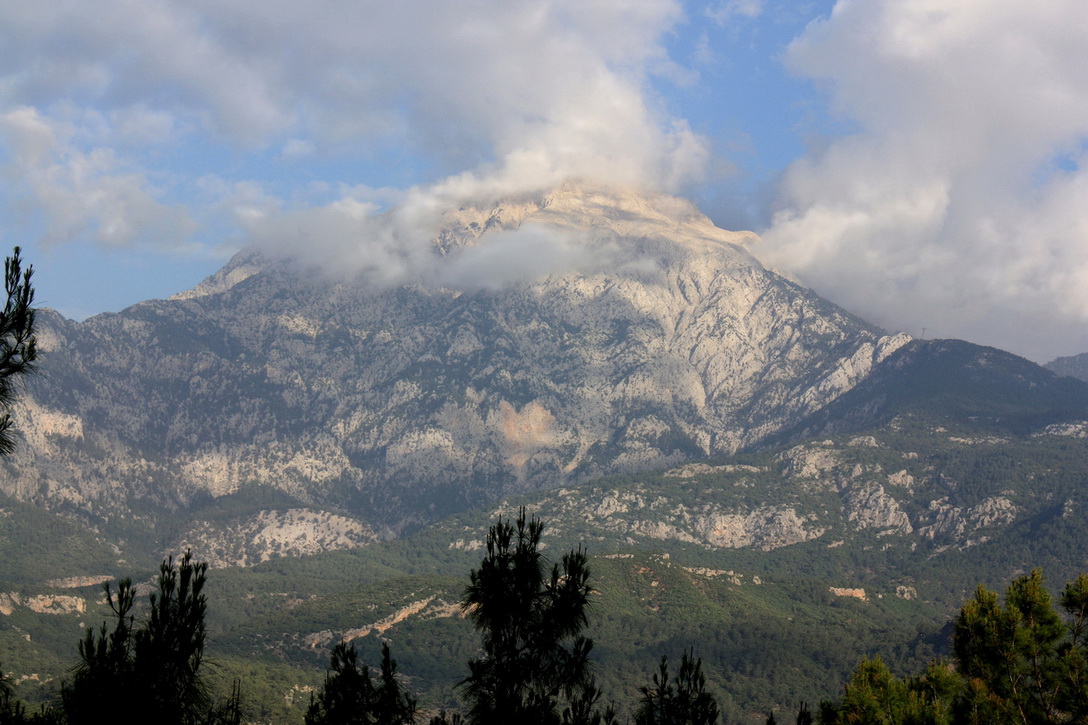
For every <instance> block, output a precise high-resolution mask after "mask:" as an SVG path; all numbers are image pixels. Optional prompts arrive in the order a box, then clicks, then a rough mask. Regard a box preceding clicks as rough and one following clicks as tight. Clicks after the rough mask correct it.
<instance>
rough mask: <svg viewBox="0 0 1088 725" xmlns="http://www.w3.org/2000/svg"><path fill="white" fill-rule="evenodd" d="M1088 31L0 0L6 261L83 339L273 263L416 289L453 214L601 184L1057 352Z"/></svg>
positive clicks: (957, 330)
mask: <svg viewBox="0 0 1088 725" xmlns="http://www.w3.org/2000/svg"><path fill="white" fill-rule="evenodd" d="M1085 38H1088V2H1085V1H1084V0H1047V2H1045V3H1025V2H1023V0H1016V1H1013V0H956V2H948V0H839V1H838V2H834V0H812V1H811V2H808V1H806V0H793V1H786V0H713V1H712V2H705V1H702V2H696V1H695V0H458V1H457V2H452V1H451V0H405V1H403V2H395V3H394V2H374V1H373V0H371V1H370V2H367V1H365V0H353V1H350V2H344V0H307V2H305V3H304V2H299V1H298V0H290V1H288V0H232V2H226V3H225V2H221V0H214V1H213V0H184V1H183V0H55V1H54V2H49V3H17V2H0V246H2V247H3V248H7V249H10V248H11V247H13V246H15V245H19V246H21V247H22V248H23V250H24V251H23V254H24V257H25V258H26V259H27V260H28V261H30V262H32V263H33V264H34V266H35V281H36V289H37V292H38V302H39V304H41V305H44V306H48V307H53V308H55V309H57V310H59V311H60V312H62V313H63V314H65V315H67V316H69V317H72V318H75V319H84V318H86V317H88V316H90V315H94V314H98V313H101V312H106V311H117V310H120V309H122V308H124V307H126V306H128V305H130V304H133V303H135V302H138V301H141V300H144V299H149V298H163V297H168V296H170V295H172V294H174V293H177V292H179V291H182V290H185V289H188V288H191V287H193V286H194V285H195V284H197V283H198V282H199V281H200V280H201V279H203V278H204V277H205V276H207V275H209V274H211V273H213V272H214V271H215V270H216V269H218V268H219V267H221V266H222V265H223V264H224V263H225V262H226V261H227V260H228V259H229V258H230V256H231V255H232V254H233V253H235V252H236V251H238V250H239V249H242V248H244V247H246V246H247V245H252V244H256V245H261V244H266V245H268V244H272V245H276V246H278V247H279V248H285V247H287V248H291V249H294V250H296V253H297V255H298V256H300V257H302V258H306V256H307V255H322V254H324V255H325V256H326V257H332V256H335V254H339V253H340V252H338V251H336V250H343V249H344V245H345V243H347V242H351V243H352V244H355V247H353V249H354V250H355V251H354V259H353V260H352V261H351V263H350V264H348V263H345V264H342V265H341V266H342V267H343V268H344V269H346V270H348V271H349V272H350V273H353V274H371V275H374V274H380V275H382V276H383V277H384V278H386V279H387V280H388V281H393V282H397V281H410V280H411V279H412V274H413V272H412V270H413V269H415V268H416V267H417V266H418V265H419V264H421V263H422V262H421V261H420V260H421V254H423V252H422V251H421V250H423V249H424V247H425V245H423V246H421V243H420V239H423V241H424V242H425V241H426V239H425V237H426V230H427V222H428V220H429V219H430V218H431V217H432V216H433V215H434V213H435V212H436V210H438V209H440V208H441V207H442V205H443V204H448V203H450V202H451V200H456V199H459V198H466V197H471V198H493V197H497V196H501V195H503V194H515V193H520V192H525V191H531V190H536V189H539V188H543V187H548V186H554V185H556V184H558V183H561V182H562V181H563V180H565V179H567V178H580V179H588V180H593V181H598V182H602V183H609V184H621V185H627V186H633V187H637V188H645V189H652V190H658V191H664V192H667V193H672V194H676V195H679V196H683V197H686V198H689V199H691V200H692V201H694V202H695V203H696V204H697V205H698V206H699V207H700V208H701V209H702V210H703V211H704V212H705V213H706V214H707V215H708V216H710V218H711V219H713V220H714V221H715V223H717V224H718V225H719V226H722V227H724V228H727V229H735V230H740V229H748V230H753V231H755V232H757V233H758V234H759V235H760V237H761V239H762V241H760V242H759V243H757V244H756V245H755V246H754V247H753V248H752V251H753V253H754V254H755V255H756V256H757V257H759V258H760V259H761V260H762V261H763V262H764V263H765V264H767V265H768V266H770V267H772V268H775V269H778V270H781V271H784V272H788V273H790V274H792V275H795V276H796V277H797V278H798V279H800V280H801V281H803V282H804V283H805V284H807V285H809V286H811V287H813V288H814V289H815V290H817V291H818V292H820V293H821V294H823V295H824V296H826V297H828V298H829V299H831V300H833V301H835V302H837V303H839V304H840V305H843V306H844V307H846V308H847V309H849V310H851V311H852V312H855V313H857V314H859V315H861V316H862V317H865V318H867V319H869V320H871V321H873V322H875V323H877V324H879V325H881V326H883V327H885V328H886V329H889V330H894V331H899V330H902V331H905V332H908V333H910V334H912V335H915V336H925V337H958V338H963V339H967V340H970V341H972V342H976V343H980V344H986V345H994V346H997V347H1001V348H1003V349H1007V350H1010V351H1012V352H1015V353H1018V354H1021V355H1025V356H1027V357H1029V358H1031V359H1034V360H1036V361H1039V362H1045V361H1047V360H1049V359H1052V358H1054V357H1057V356H1060V355H1071V354H1077V353H1081V352H1088V43H1086V42H1085ZM389 209H398V210H401V212H398V214H394V215H389V214H385V215H382V212H384V211H386V210H389ZM404 210H408V211H407V212H405V211H404ZM390 219H393V220H394V221H393V222H390V221H389V220H390ZM379 220H380V221H379ZM345 240H347V242H346V241H345ZM352 240H358V243H357V244H356V243H355V242H354V241H352ZM515 242H516V244H522V245H524V244H526V241H525V240H524V239H519V240H511V241H510V244H511V245H513V244H515ZM521 251H522V250H521V249H519V248H517V247H516V246H511V247H510V251H509V253H508V254H507V256H509V255H518V254H520V253H521ZM572 254H574V252H572ZM500 257H502V255H501V254H499V255H498V257H497V258H500ZM334 263H340V260H335V261H334ZM464 263H465V262H462V264H464ZM473 263H478V264H479V265H487V264H489V258H488V256H487V255H479V259H478V260H477V261H474V262H473ZM490 263H493V261H492V262H490ZM457 274H458V275H467V276H472V275H471V274H469V273H468V272H466V271H465V270H463V269H461V270H459V271H458V272H457ZM454 276H456V275H454Z"/></svg>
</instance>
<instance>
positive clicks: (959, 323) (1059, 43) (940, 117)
mask: <svg viewBox="0 0 1088 725" xmlns="http://www.w3.org/2000/svg"><path fill="white" fill-rule="evenodd" d="M1085 37H1088V5H1086V4H1085V3H1083V2H1081V1H1080V0H1053V2H1047V3H1042V4H1038V3H1036V4H1026V3H1021V2H1015V1H1013V0H962V1H960V2H955V3H948V2H942V1H939V0H910V1H909V2H908V1H906V0H866V1H865V2H861V1H859V0H840V2H838V3H837V5H836V6H835V8H834V11H833V12H832V14H831V16H830V17H829V18H827V19H824V20H821V21H818V22H815V23H813V24H811V25H810V26H809V27H808V28H807V30H806V31H805V33H804V34H803V35H802V36H800V37H799V38H797V39H796V40H795V41H794V42H793V43H792V44H791V46H790V47H789V50H788V52H787V55H786V60H787V63H788V64H789V65H790V66H791V67H792V68H793V69H794V70H795V71H796V72H797V73H799V74H802V75H805V76H808V77H810V78H813V79H815V80H816V81H817V82H818V83H820V84H822V85H823V86H824V87H825V88H826V90H827V92H828V94H829V99H830V103H831V105H832V108H833V109H834V111H835V112H837V113H838V114H839V115H840V116H841V117H842V118H843V119H845V120H847V121H849V122H850V123H852V124H854V125H855V126H856V129H857V130H856V132H855V133H853V134H851V135H848V136H845V137H842V138H838V139H834V140H831V141H830V143H827V144H824V145H823V146H822V148H819V149H818V150H815V151H813V152H812V153H810V154H809V155H808V156H807V157H806V158H803V159H801V160H799V161H797V162H796V163H794V164H793V165H792V166H791V167H790V168H789V169H788V170H787V171H786V173H785V175H784V177H783V179H782V182H781V186H780V196H779V200H778V206H777V211H776V213H775V215H774V218H773V223H772V224H771V227H770V228H769V229H768V230H766V231H765V232H764V238H765V240H766V244H765V246H764V248H763V250H762V255H763V257H764V258H765V260H767V261H769V262H770V263H771V264H774V265H777V266H779V267H782V268H786V269H789V270H791V271H793V272H795V273H797V274H798V275H799V276H800V277H801V278H802V279H803V280H804V281H806V282H808V283H810V284H812V285H813V286H814V287H816V288H817V289H818V290H820V291H822V292H824V293H825V294H827V295H829V296H830V297H832V298H833V299H835V300H836V301H839V302H840V303H842V304H845V305H846V306H848V307H850V308H852V309H853V310H855V311H857V312H859V313H861V314H868V315H871V316H873V317H875V318H876V319H878V320H879V321H881V322H883V323H885V324H886V325H888V326H893V327H909V328H911V330H912V331H913V332H915V333H918V332H920V330H921V328H922V327H927V328H928V331H929V332H930V333H936V334H939V335H943V336H957V337H966V338H968V339H972V340H975V341H978V342H983V343H986V344H994V345H998V346H1001V347H1005V348H1007V349H1012V350H1014V351H1018V352H1021V353H1023V354H1027V355H1030V356H1033V357H1035V358H1038V359H1046V358H1049V357H1051V356H1054V355H1056V354H1070V353H1072V352H1080V351H1082V348H1085V347H1086V346H1088V336H1086V335H1085V332H1086V323H1088V284H1086V282H1088V214H1086V211H1085V210H1086V209H1088V74H1086V73H1085V72H1084V69H1085V68H1088V45H1086V44H1085V43H1084V42H1083V39H1084V38H1085ZM1055 340H1064V344H1063V343H1055Z"/></svg>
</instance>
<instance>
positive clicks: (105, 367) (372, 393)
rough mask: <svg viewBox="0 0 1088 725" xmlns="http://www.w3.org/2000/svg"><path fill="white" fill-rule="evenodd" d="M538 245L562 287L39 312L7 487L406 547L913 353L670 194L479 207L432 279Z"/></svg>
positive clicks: (748, 238) (471, 287)
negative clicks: (553, 249)
mask: <svg viewBox="0 0 1088 725" xmlns="http://www.w3.org/2000/svg"><path fill="white" fill-rule="evenodd" d="M527 229H529V230H531V231H532V233H533V234H534V235H537V236H538V237H540V238H545V237H548V235H559V236H560V237H561V238H562V239H563V243H564V244H565V245H567V246H566V247H565V248H571V249H574V250H575V251H574V253H572V255H571V259H572V261H571V262H570V264H569V265H568V268H564V269H559V270H556V269H552V270H551V271H550V273H549V274H547V275H545V276H542V277H538V278H532V277H527V278H524V279H519V280H515V281H508V282H505V283H503V284H501V285H488V284H480V283H478V282H474V283H472V284H466V285H461V286H459V287H458V286H455V285H453V284H452V283H448V284H447V283H445V282H443V283H436V284H422V283H421V284H417V285H413V286H401V287H395V288H391V289H382V288H376V287H374V286H373V285H369V286H368V285H365V284H363V283H361V282H357V281H350V280H344V279H343V278H339V279H336V278H331V277H329V276H328V275H327V274H325V273H322V272H320V271H317V270H314V269H309V268H307V267H306V265H304V264H301V263H289V262H284V261H282V260H279V261H277V260H273V259H270V258H266V257H262V256H261V255H259V254H257V253H255V252H243V253H241V254H239V255H238V256H237V257H236V258H235V259H234V260H232V261H231V262H230V264H228V265H227V266H226V267H225V268H224V269H223V270H222V271H220V272H219V273H217V274H216V275H213V277H211V278H209V279H208V280H206V281H205V282H204V283H202V284H200V285H198V287H197V288H196V289H194V290H193V291H192V292H190V293H186V294H182V295H178V296H177V297H176V298H174V299H171V300H157V301H149V302H145V303H141V304H138V305H135V306H133V307H131V308H129V309H127V310H125V311H123V312H121V313H117V314H104V315H99V316H97V317H94V318H91V319H89V320H87V321H85V322H83V323H76V322H73V321H70V320H66V319H64V318H62V317H60V316H59V315H56V314H50V313H44V314H42V315H41V318H40V319H41V324H42V327H43V342H44V344H43V348H45V349H44V351H43V355H42V365H41V367H42V375H40V376H38V377H36V378H35V379H33V380H32V381H30V386H29V389H28V393H27V395H26V396H25V397H24V399H23V400H22V402H21V404H20V408H19V409H18V410H17V411H16V418H17V421H18V423H17V425H18V426H19V428H20V429H21V430H22V432H23V435H24V438H25V442H24V443H23V445H22V447H21V450H20V452H19V453H18V455H16V456H14V457H12V458H10V459H9V460H7V461H5V462H4V463H3V464H2V465H3V466H5V467H6V468H7V475H5V476H4V477H3V482H2V483H0V488H2V489H3V491H4V492H5V493H8V494H11V495H14V496H16V497H18V498H20V499H23V500H29V501H35V502H38V503H41V504H43V505H45V506H48V507H59V506H63V507H66V509H68V510H74V511H77V512H80V513H81V514H82V515H84V516H86V517H89V518H90V519H92V520H96V521H103V520H107V519H111V517H113V519H112V520H116V517H117V516H119V515H120V516H137V517H142V520H145V521H146V522H148V525H149V526H159V524H157V523H156V521H157V519H156V517H157V516H160V515H161V513H162V512H164V511H165V512H174V513H173V514H172V516H173V517H174V518H175V519H176V518H177V517H178V516H182V518H184V516H183V515H187V514H185V512H189V511H192V510H193V509H194V508H196V507H199V506H202V505H205V504H207V503H208V502H209V501H214V500H218V499H221V498H223V497H226V496H230V497H233V499H238V500H241V501H245V500H248V499H247V497H250V498H253V499H255V500H256V499H260V498H261V497H262V496H265V495H266V493H260V494H258V492H262V491H263V492H268V491H275V492H276V494H277V495H281V496H282V497H283V498H285V499H286V500H288V501H289V503H290V505H292V506H296V507H298V508H314V509H320V508H322V507H335V508H337V510H339V511H342V512H348V513H349V514H350V515H351V516H354V517H356V518H357V519H359V520H360V521H361V522H362V524H363V528H361V529H359V532H356V533H358V535H359V536H360V537H362V536H363V534H362V533H361V532H364V531H365V532H366V535H367V536H369V535H371V532H372V533H373V535H375V536H378V537H388V536H395V535H396V534H398V533H399V532H400V531H401V530H403V529H404V528H405V527H411V526H413V525H416V524H420V523H424V522H427V521H431V520H434V519H435V518H437V517H439V516H442V515H444V514H446V513H448V512H451V511H455V510H458V509H461V508H464V507H466V506H469V505H478V504H481V503H484V502H487V501H491V500H494V499H496V498H497V497H499V496H502V495H505V494H509V493H513V492H518V491H527V490H533V489H537V488H542V487H553V486H558V485H562V484H564V483H572V482H577V481H580V480H584V479H586V478H588V477H592V476H599V475H601V474H608V473H616V472H624V471H631V470H636V469H641V468H646V467H650V466H664V465H670V464H671V463H673V462H675V463H677V464H679V463H682V462H683V461H685V460H689V459H697V458H701V457H705V456H709V455H717V454H728V453H732V452H734V451H736V450H737V449H739V448H741V447H743V446H747V445H750V444H754V443H757V442H759V441H761V440H763V439H764V438H766V437H767V436H768V435H770V434H772V433H775V432H777V431H780V430H782V429H783V428H784V427H785V426H787V425H789V424H791V423H793V422H795V421H797V420H799V419H800V418H802V417H804V416H806V415H809V414H811V413H813V412H814V411H816V410H819V409H820V408H821V407H822V406H825V405H826V404H828V403H829V402H830V401H833V400H835V399H837V398H838V397H839V396H841V395H842V394H843V393H845V392H846V391H849V390H850V389H851V388H853V387H854V386H855V385H857V383H858V382H859V381H861V380H863V379H864V378H865V377H866V376H867V375H868V374H869V372H870V371H871V370H872V369H873V366H874V365H877V364H878V363H879V362H880V361H882V360H883V359H884V358H886V357H887V356H888V355H890V354H891V353H892V352H894V351H895V350H896V349H898V348H899V347H901V346H902V345H904V344H905V343H906V342H908V338H907V337H905V336H891V337H889V336H883V335H882V334H881V333H880V332H879V331H877V330H876V329H874V328H872V327H871V326H869V325H867V324H866V323H864V322H862V321H860V320H858V319H857V318H855V317H853V316H851V315H849V314H847V313H846V312H844V311H843V310H841V309H839V308H837V307H835V306H834V305H832V304H830V303H828V302H826V301H825V300H823V299H821V298H820V297H818V296H816V295H815V294H814V293H813V292H811V291H810V290H808V289H805V288H803V287H801V286H799V285H797V284H795V283H793V282H790V281H788V280H786V279H784V278H783V277H780V276H779V275H777V274H774V273H773V272H770V271H768V270H766V269H764V268H763V267H762V266H761V265H760V264H759V263H758V262H757V261H756V260H755V259H754V258H753V257H752V256H751V255H750V254H749V253H748V252H747V251H746V250H745V247H746V245H750V244H754V243H758V240H757V239H756V238H755V237H754V235H752V234H750V233H746V232H740V233H736V232H727V231H723V230H721V229H718V228H716V227H715V226H714V225H713V224H712V223H711V222H710V221H709V220H708V219H707V218H706V217H704V216H703V215H702V214H700V213H699V212H698V211H697V210H696V209H695V208H694V207H693V206H691V205H690V204H688V203H687V202H683V201H681V200H678V199H674V198H671V197H665V196H654V195H639V194H635V193H632V192H627V191H608V190H606V191H601V190H587V189H584V188H579V187H574V186H566V187H563V188H560V189H558V190H555V191H553V192H550V193H547V194H540V195H536V196H532V197H524V198H520V199H514V200H509V201H506V202H502V203H499V204H489V205H472V204H466V205H465V206H463V207H461V208H460V209H457V210H455V211H452V212H450V213H449V214H447V216H446V217H445V222H444V225H443V226H442V227H441V228H440V229H439V230H438V232H437V234H436V235H435V237H434V240H433V253H434V255H435V257H436V260H437V261H436V265H438V266H437V267H436V268H437V269H445V267H442V265H450V266H449V269H455V268H456V265H466V264H468V263H469V262H470V261H472V260H473V259H478V260H486V259H488V257H487V255H485V254H483V253H482V252H480V250H484V251H487V250H488V249H490V248H491V247H493V246H495V245H498V244H501V243H503V239H504V237H502V236H501V235H503V234H507V235H509V234H513V233H516V232H519V231H524V230H527ZM489 245H490V246H489ZM474 250H476V251H474ZM473 254H475V255H476V256H475V257H474V256H472V255H473ZM479 264H485V262H479ZM486 269H487V268H486V267H482V268H481V267H479V266H477V267H474V268H473V279H476V280H478V279H479V278H480V277H481V275H482V274H483V272H486ZM481 270H483V272H482V271H481ZM451 274H452V273H451ZM452 278H453V277H452V276H450V275H447V277H446V278H443V279H446V280H447V281H448V280H449V279H452ZM797 465H798V466H800V467H802V468H804V467H806V466H807V467H810V468H811V467H815V469H817V470H818V469H819V467H820V466H821V465H822V464H821V462H820V461H818V460H812V461H800V460H799V461H797ZM871 496H877V497H878V498H879V496H878V495H877V493H873V494H871ZM233 499H232V500H233ZM259 510H261V509H260V507H259V506H257V505H254V507H253V509H252V511H251V513H255V512H256V511H259ZM746 515H749V514H746ZM750 515H752V516H757V517H761V518H760V521H761V522H763V523H761V524H760V525H761V527H762V528H766V529H768V531H771V532H772V533H769V534H767V536H768V537H769V538H768V539H766V540H767V541H773V542H778V541H784V540H793V539H796V538H797V537H801V538H804V537H808V536H811V535H812V534H811V532H808V530H807V529H804V527H802V526H801V525H800V523H798V522H795V521H792V520H791V519H789V516H788V515H787V513H786V512H784V511H779V510H777V509H775V510H767V511H764V512H750ZM882 516H883V519H882V520H881V521H880V522H874V523H873V525H878V524H879V525H882V526H891V527H902V525H903V522H901V521H900V520H899V518H898V517H897V515H896V513H895V512H894V511H892V510H888V511H885V512H884V513H883V514H882ZM281 523H282V522H281ZM707 527H708V528H707V529H706V531H707V533H706V535H707V536H719V537H725V538H726V539H729V540H732V539H731V538H730V537H733V536H734V534H732V533H727V532H733V531H738V530H739V529H737V528H736V526H734V525H732V524H730V525H725V524H722V525H718V524H707ZM742 528H744V530H745V531H747V530H748V529H750V528H751V526H749V525H747V524H746V525H745V527H742ZM713 531H720V532H721V533H719V534H712V533H711V532H713ZM773 532H777V533H773ZM180 533H181V532H180V531H179V532H178V535H180ZM737 535H738V536H739V535H740V534H737ZM746 535H747V534H745V536H746ZM724 540H725V539H723V541H724ZM737 541H740V539H737ZM761 541H762V539H761ZM756 545H759V544H758V543H757V544H756ZM767 545H771V544H767ZM228 548H229V547H228ZM231 551H235V549H231ZM250 555H252V552H250V554H247V556H250ZM233 556H234V554H230V555H229V556H228V555H226V554H225V557H226V558H227V559H230V558H231V557H233Z"/></svg>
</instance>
